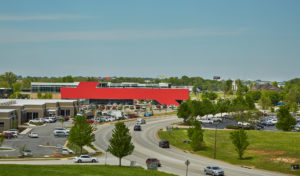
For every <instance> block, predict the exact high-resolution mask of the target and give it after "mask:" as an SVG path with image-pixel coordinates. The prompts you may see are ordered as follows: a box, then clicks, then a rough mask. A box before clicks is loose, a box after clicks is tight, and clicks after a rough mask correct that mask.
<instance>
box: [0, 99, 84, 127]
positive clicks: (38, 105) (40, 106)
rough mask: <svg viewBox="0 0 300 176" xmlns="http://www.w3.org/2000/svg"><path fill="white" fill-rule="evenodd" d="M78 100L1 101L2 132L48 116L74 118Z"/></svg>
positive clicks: (0, 121)
mask: <svg viewBox="0 0 300 176" xmlns="http://www.w3.org/2000/svg"><path fill="white" fill-rule="evenodd" d="M77 112H78V101H77V100H60V99H59V100H54V99H51V100H46V99H45V100H44V99H43V100H36V99H0V131H1V126H3V127H2V128H7V127H12V126H15V127H17V126H20V125H22V124H24V123H26V122H28V121H29V120H31V119H35V118H43V117H47V116H74V115H76V114H77Z"/></svg>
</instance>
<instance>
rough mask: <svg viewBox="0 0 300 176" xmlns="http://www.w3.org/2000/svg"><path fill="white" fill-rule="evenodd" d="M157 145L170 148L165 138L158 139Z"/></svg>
mask: <svg viewBox="0 0 300 176" xmlns="http://www.w3.org/2000/svg"><path fill="white" fill-rule="evenodd" d="M158 146H159V147H161V148H170V144H169V141H167V140H161V141H159V144H158Z"/></svg>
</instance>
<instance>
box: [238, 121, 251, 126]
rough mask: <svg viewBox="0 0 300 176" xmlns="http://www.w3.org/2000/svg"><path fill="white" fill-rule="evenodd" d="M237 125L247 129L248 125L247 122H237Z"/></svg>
mask: <svg viewBox="0 0 300 176" xmlns="http://www.w3.org/2000/svg"><path fill="white" fill-rule="evenodd" d="M237 125H238V126H240V127H249V126H250V123H248V122H238V123H237Z"/></svg>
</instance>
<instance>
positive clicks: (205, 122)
mask: <svg viewBox="0 0 300 176" xmlns="http://www.w3.org/2000/svg"><path fill="white" fill-rule="evenodd" d="M199 122H200V123H202V124H213V123H214V121H213V120H212V119H203V120H199Z"/></svg>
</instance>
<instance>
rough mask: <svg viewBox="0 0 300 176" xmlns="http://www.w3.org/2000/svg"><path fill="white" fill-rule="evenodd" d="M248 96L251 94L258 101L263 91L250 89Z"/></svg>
mask: <svg viewBox="0 0 300 176" xmlns="http://www.w3.org/2000/svg"><path fill="white" fill-rule="evenodd" d="M247 95H248V96H251V97H252V99H253V100H254V101H255V102H257V101H258V100H259V99H260V96H261V92H260V91H248V92H247Z"/></svg>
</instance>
